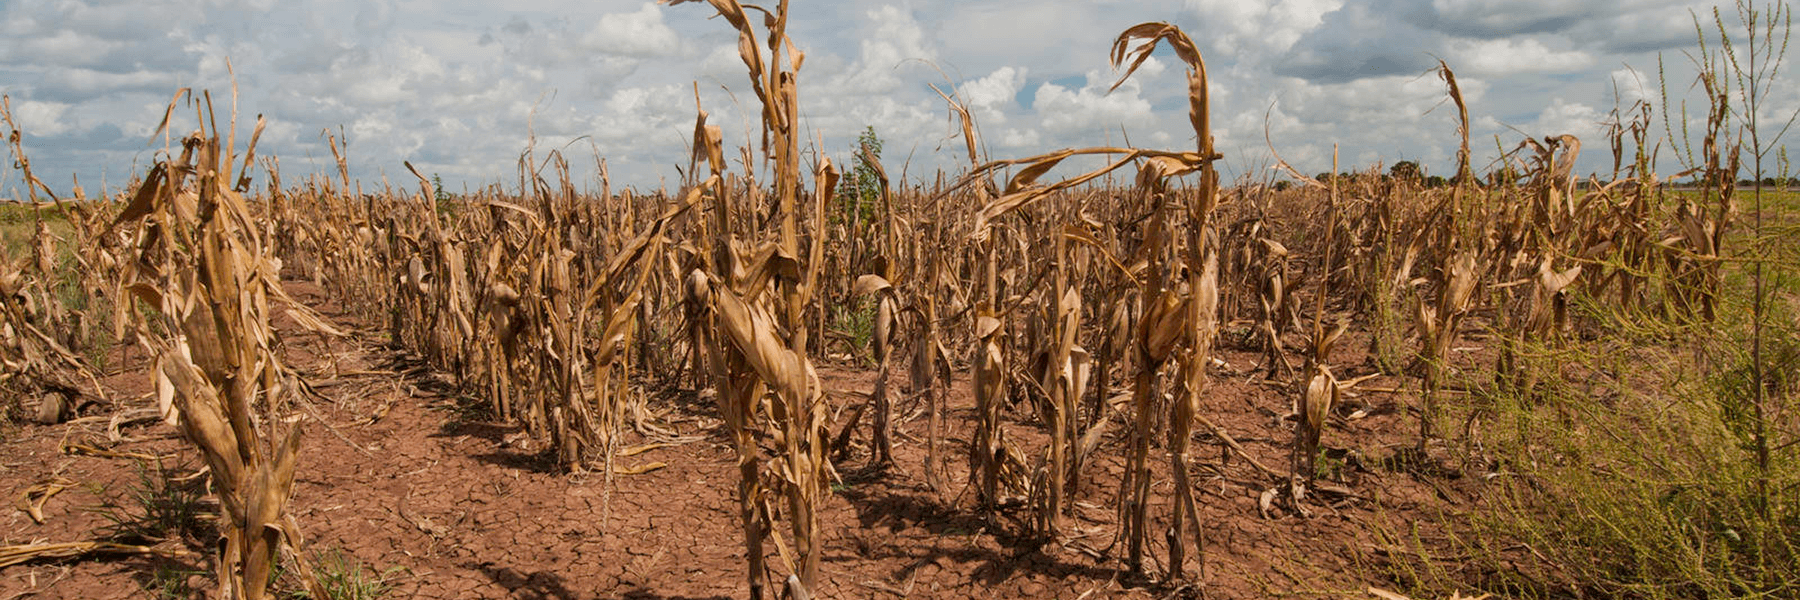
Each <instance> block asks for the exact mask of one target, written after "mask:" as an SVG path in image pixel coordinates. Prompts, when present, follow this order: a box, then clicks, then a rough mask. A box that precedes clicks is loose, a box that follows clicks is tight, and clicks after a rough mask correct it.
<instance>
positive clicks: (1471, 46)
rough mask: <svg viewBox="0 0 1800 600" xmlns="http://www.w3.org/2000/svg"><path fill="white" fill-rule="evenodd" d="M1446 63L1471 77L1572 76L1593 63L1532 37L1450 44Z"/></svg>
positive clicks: (1580, 54)
mask: <svg viewBox="0 0 1800 600" xmlns="http://www.w3.org/2000/svg"><path fill="white" fill-rule="evenodd" d="M1449 61H1450V63H1451V64H1452V65H1455V68H1456V69H1458V70H1460V71H1461V72H1463V73H1468V74H1471V75H1489V76H1495V75H1516V74H1520V73H1551V74H1561V73H1572V72H1575V71H1579V70H1581V69H1585V68H1587V67H1588V66H1589V65H1592V64H1593V63H1594V57H1593V56H1591V55H1589V54H1588V53H1586V52H1582V51H1579V50H1574V51H1557V50H1552V49H1550V47H1548V46H1545V45H1544V43H1543V42H1541V41H1538V40H1537V39H1534V38H1505V39H1493V40H1459V41H1456V42H1453V43H1451V44H1450V58H1449Z"/></svg>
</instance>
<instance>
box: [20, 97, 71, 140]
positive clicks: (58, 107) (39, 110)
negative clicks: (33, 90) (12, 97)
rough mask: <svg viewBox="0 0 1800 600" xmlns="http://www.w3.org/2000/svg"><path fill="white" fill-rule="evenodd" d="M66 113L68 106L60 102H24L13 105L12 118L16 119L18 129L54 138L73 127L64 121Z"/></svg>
mask: <svg viewBox="0 0 1800 600" xmlns="http://www.w3.org/2000/svg"><path fill="white" fill-rule="evenodd" d="M68 112H69V105H67V104H63V103H61V102H36V101H32V100H26V101H24V102H20V103H18V104H15V105H13V117H14V118H16V119H18V123H19V127H20V128H21V129H23V130H25V131H27V132H30V133H31V134H33V135H40V136H54V135H58V134H61V133H62V132H64V131H68V130H70V129H71V128H72V127H73V125H71V124H70V123H69V122H68V121H67V120H66V119H64V115H66V114H67V113H68Z"/></svg>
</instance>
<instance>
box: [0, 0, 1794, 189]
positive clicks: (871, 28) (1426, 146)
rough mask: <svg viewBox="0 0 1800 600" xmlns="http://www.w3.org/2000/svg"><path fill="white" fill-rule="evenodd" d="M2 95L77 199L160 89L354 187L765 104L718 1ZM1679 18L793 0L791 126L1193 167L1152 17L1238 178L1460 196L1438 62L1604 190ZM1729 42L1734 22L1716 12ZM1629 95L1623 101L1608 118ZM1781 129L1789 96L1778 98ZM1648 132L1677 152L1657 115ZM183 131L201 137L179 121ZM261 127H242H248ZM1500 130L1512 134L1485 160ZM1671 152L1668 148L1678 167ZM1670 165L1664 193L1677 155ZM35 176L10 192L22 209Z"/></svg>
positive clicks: (113, 72) (317, 16)
mask: <svg viewBox="0 0 1800 600" xmlns="http://www.w3.org/2000/svg"><path fill="white" fill-rule="evenodd" d="M0 6H3V7H4V8H3V10H0V91H3V92H4V93H5V94H7V95H9V96H10V97H11V102H12V106H13V111H14V113H15V115H16V116H17V117H18V118H19V120H20V121H21V124H22V125H23V127H24V130H25V136H26V137H25V144H26V149H27V152H28V153H29V154H30V157H31V159H32V161H33V166H34V168H35V170H36V171H37V174H38V176H39V177H40V178H41V179H44V180H45V181H46V182H48V183H49V184H50V185H51V186H52V187H53V188H54V189H57V190H59V191H66V190H68V189H69V187H70V185H71V182H72V181H73V178H75V177H78V178H79V179H80V181H81V183H82V184H83V185H84V187H86V188H87V189H89V190H95V189H98V188H99V187H100V184H101V183H102V181H104V182H105V183H106V184H108V185H110V186H113V187H115V188H116V187H117V186H119V185H121V184H122V183H123V182H124V181H125V180H126V179H127V178H128V177H129V175H130V173H131V172H133V171H134V170H140V171H141V170H142V169H143V168H144V167H145V166H146V165H147V164H148V163H149V162H150V161H152V160H154V157H155V153H156V152H158V151H159V150H160V147H161V144H160V142H158V143H156V144H155V145H152V144H150V143H149V142H150V136H151V132H152V129H153V128H154V127H155V125H156V123H157V122H158V121H159V120H160V119H161V117H162V114H163V110H164V108H165V106H166V105H167V103H168V101H169V98H170V95H171V94H172V93H173V92H174V90H175V89H177V88H180V87H193V88H195V89H210V90H212V92H213V96H214V98H215V99H216V104H217V105H218V106H219V108H220V109H221V110H223V109H224V108H226V106H227V103H226V102H224V101H223V99H224V98H227V97H228V96H229V90H230V86H231V84H230V81H231V80H230V78H229V77H228V75H227V71H226V59H228V58H229V60H230V63H231V65H232V67H233V69H234V70H235V72H236V74H237V84H238V89H239V91H240V97H239V99H238V106H239V109H240V110H241V111H242V112H243V113H244V117H243V118H244V121H245V122H246V123H248V122H252V121H253V120H254V118H255V115H257V114H262V115H264V116H266V117H267V118H268V120H269V126H268V129H267V131H266V132H265V133H264V134H263V138H262V142H261V144H260V146H259V147H258V153H259V154H264V155H274V156H278V157H279V158H280V165H281V169H282V172H283V175H284V179H286V180H287V181H289V182H292V181H295V180H297V179H298V178H299V177H300V176H302V175H304V174H306V173H310V172H315V171H319V170H324V169H328V168H330V165H331V164H332V163H331V159H330V152H329V150H328V149H326V147H325V143H324V138H323V136H322V132H324V131H325V130H327V129H330V130H332V131H334V132H335V131H338V130H340V128H341V130H342V131H343V133H344V135H345V136H346V137H348V139H349V156H350V168H351V174H352V176H353V177H354V178H357V179H359V180H360V181H362V182H364V184H365V185H379V184H380V183H381V181H382V179H383V177H386V178H387V180H389V181H391V182H393V183H395V184H397V185H405V186H409V187H410V186H411V185H412V184H413V180H412V177H411V175H409V174H407V173H406V171H405V168H404V167H403V166H402V164H401V161H411V162H412V163H413V164H414V165H416V166H418V167H419V168H420V169H421V170H422V171H425V172H427V173H438V174H441V175H442V177H443V179H444V181H445V182H446V183H447V184H449V185H450V186H451V187H459V186H460V185H462V184H463V183H465V182H466V183H468V184H469V185H472V186H473V185H480V184H482V183H487V182H495V181H498V182H516V181H517V172H516V164H517V158H518V156H519V153H520V152H521V151H522V150H523V149H524V148H525V146H526V143H527V140H528V138H529V137H530V136H531V135H533V134H535V136H536V140H537V147H538V148H539V149H540V150H542V149H550V148H563V149H564V151H565V153H566V154H567V156H568V158H569V160H570V163H571V164H572V166H574V167H575V170H576V172H577V174H578V176H580V177H582V178H583V181H582V183H583V184H591V182H592V179H591V178H592V173H593V172H594V170H595V169H594V164H595V163H596V158H597V157H599V158H604V159H606V161H607V163H608V165H609V168H610V171H611V174H612V177H613V183H614V185H615V186H622V185H632V186H637V187H639V188H647V189H648V188H655V187H657V186H659V185H662V184H665V183H666V184H668V185H670V186H673V185H674V183H675V182H676V181H678V174H677V171H676V169H675V165H678V164H679V165H684V166H685V165H686V163H687V160H686V158H685V157H686V151H685V143H686V138H687V136H688V135H690V134H691V131H692V127H693V118H694V113H693V106H694V97H693V96H694V90H695V87H696V85H697V86H698V88H699V92H700V96H701V101H702V102H703V103H704V105H705V106H706V108H707V110H708V112H710V113H711V114H712V115H713V117H714V122H715V123H717V124H720V125H722V126H723V128H724V131H725V132H726V136H727V144H728V145H731V146H735V145H739V144H743V143H745V142H746V141H747V140H750V139H753V138H754V136H756V133H755V132H754V131H746V126H745V123H746V121H745V117H746V116H748V115H754V114H755V111H756V108H755V107H754V106H753V105H752V104H751V103H754V97H753V96H752V95H751V94H750V92H749V85H748V82H747V79H746V75H745V73H744V69H743V65H742V64H741V63H739V62H738V58H737V54H736V49H735V43H736V35H735V32H733V31H731V30H730V29H729V27H728V25H727V24H726V23H724V22H723V21H722V20H719V19H709V18H708V17H709V16H711V8H710V7H709V6H707V5H706V4H705V3H689V4H683V5H679V6H661V5H657V4H654V3H651V2H644V1H636V0H599V1H582V2H575V1H546V2H518V3H507V7H506V8H499V7H498V5H496V4H494V3H489V2H485V1H445V2H424V1H412V0H355V1H343V0H290V1H283V2H276V1H274V0H29V1H27V0H5V1H4V2H0ZM1711 6H1712V4H1711V3H1694V2H1684V1H1671V0H1622V1H1616V2H1614V1H1608V2H1579V1H1576V2H1569V1H1561V0H1280V1H1276V2H1247V1H1243V0H1188V1H1186V2H1177V1H1164V2H1144V1H1136V0H1132V1H1124V0H1095V1H1086V2H1077V1H1062V0H1033V1H1030V2H1026V1H1023V0H1002V1H993V2H968V1H950V0H916V1H911V2H905V1H902V2H864V1H848V0H845V1H835V2H807V1H806V0H794V1H793V2H792V7H793V24H792V26H791V31H790V32H791V34H792V36H793V37H794V40H795V43H796V44H797V45H798V46H799V47H800V48H801V49H802V50H804V51H805V52H806V55H807V59H806V62H805V65H804V68H803V69H802V70H801V72H800V95H801V101H802V105H803V115H802V117H803V119H804V120H805V125H806V126H807V127H808V130H809V132H810V133H809V137H811V138H813V139H815V140H818V143H815V144H814V145H815V146H817V147H818V148H819V149H822V150H823V151H824V153H825V154H826V155H827V156H832V157H834V158H837V159H838V160H840V161H841V160H842V158H843V157H846V156H847V155H848V150H849V146H850V144H851V143H853V142H854V140H855V139H856V135H857V133H858V132H860V131H861V130H862V128H863V127H864V126H866V125H872V126H874V127H875V129H876V131H877V132H878V134H879V135H880V136H881V137H882V138H883V139H884V140H885V141H886V152H885V157H884V158H885V162H887V163H888V164H889V167H888V168H889V170H890V172H897V170H898V167H899V166H901V165H903V164H904V165H906V167H907V169H908V173H909V174H911V175H912V176H913V177H914V178H918V177H922V176H925V175H926V174H929V173H932V172H934V171H936V170H939V169H956V168H959V167H961V166H962V165H965V164H967V157H965V156H963V155H962V154H961V152H962V150H961V148H962V144H961V142H960V140H959V139H958V138H955V137H954V136H955V135H956V131H957V129H956V125H955V123H954V122H953V121H952V120H951V119H950V118H949V114H948V112H947V111H946V109H945V107H944V105H943V103H942V102H941V101H940V100H939V99H938V97H937V95H936V93H934V92H933V91H932V90H931V89H930V88H929V87H928V84H937V85H938V86H939V87H940V88H944V89H946V91H948V90H950V89H955V90H956V91H957V93H958V94H959V95H960V96H961V97H962V99H963V100H964V101H965V102H966V103H967V104H968V105H969V106H970V107H971V108H972V109H973V111H974V113H975V116H976V118H977V119H978V125H979V126H980V128H981V133H982V137H983V142H984V145H985V147H986V151H987V152H988V153H989V154H990V155H991V156H992V157H994V158H1005V157H1015V156H1024V155H1029V154H1035V153H1039V152H1043V151H1047V150H1051V149H1055V148H1060V147H1068V146H1088V145H1100V144H1120V143H1123V142H1124V141H1125V140H1126V138H1129V140H1130V142H1131V143H1133V144H1135V145H1138V146H1146V147H1158V148H1181V149H1185V148H1190V147H1192V146H1193V143H1194V142H1193V139H1192V132H1191V130H1190V129H1189V127H1188V125H1187V120H1186V114H1185V111H1186V104H1185V89H1184V86H1185V83H1184V77H1183V75H1182V68H1181V65H1180V64H1179V63H1178V62H1175V61H1174V60H1173V59H1172V57H1169V56H1166V55H1159V56H1160V58H1159V59H1156V60H1153V62H1151V63H1150V64H1147V65H1146V66H1145V67H1144V69H1143V70H1141V71H1140V72H1139V74H1138V75H1137V76H1134V78H1133V80H1132V81H1130V82H1127V83H1126V84H1125V85H1124V86H1122V87H1120V88H1119V89H1118V90H1117V91H1114V92H1112V93H1111V94H1108V93H1106V89H1107V87H1108V86H1110V85H1111V84H1112V82H1113V81H1114V80H1115V78H1116V74H1115V73H1114V71H1113V70H1112V69H1111V67H1110V66H1109V65H1108V64H1107V60H1106V58H1107V50H1108V44H1109V43H1110V41H1111V39H1112V38H1113V37H1114V36H1116V35H1117V34H1118V33H1119V32H1120V31H1122V30H1124V29H1125V28H1126V27H1129V26H1131V25H1133V24H1136V23H1140V22H1144V21H1168V22H1171V23H1174V24H1176V25H1179V26H1181V27H1182V28H1183V29H1185V30H1187V31H1188V32H1189V34H1190V35H1191V36H1192V37H1193V38H1194V39H1195V41H1196V42H1197V43H1198V44H1199V45H1200V48H1201V51H1202V52H1203V54H1204V55H1205V56H1206V58H1207V61H1208V65H1209V68H1210V69H1209V70H1210V72H1211V75H1212V87H1213V93H1214V110H1215V112H1214V123H1215V127H1217V129H1218V131H1217V137H1218V142H1219V147H1220V149H1221V150H1222V151H1223V152H1224V153H1225V154H1226V165H1225V166H1226V168H1227V171H1228V173H1229V174H1230V175H1232V176H1239V175H1250V176H1255V177H1261V176H1263V174H1265V173H1267V172H1268V166H1269V159H1268V150H1267V146H1266V145H1265V143H1264V141H1263V130H1264V128H1265V126H1266V127H1267V128H1268V129H1269V131H1270V135H1271V137H1272V138H1273V141H1274V145H1275V147H1276V149H1277V150H1279V151H1280V152H1281V153H1282V155H1283V156H1284V157H1285V158H1287V159H1288V161H1289V162H1291V163H1293V164H1294V165H1295V166H1296V167H1298V168H1299V169H1300V170H1302V171H1304V172H1307V173H1314V172H1319V171H1325V170H1327V169H1329V168H1330V165H1331V156H1332V149H1333V145H1334V144H1336V145H1337V147H1338V148H1339V156H1340V160H1341V162H1342V165H1343V169H1345V170H1349V169H1351V168H1366V167H1368V166H1371V165H1375V164H1378V163H1382V164H1391V163H1393V162H1395V161H1399V160H1414V161H1420V162H1422V163H1423V164H1424V165H1425V167H1426V169H1427V170H1428V171H1429V172H1433V173H1440V174H1447V173H1448V172H1449V171H1451V170H1452V166H1451V160H1452V157H1453V156H1454V154H1455V150H1456V143H1457V140H1456V122H1455V118H1456V117H1455V111H1454V109H1453V108H1452V107H1450V106H1448V105H1446V104H1444V98H1445V94H1444V87H1443V84H1442V83H1441V82H1440V81H1439V80H1438V79H1437V78H1436V77H1435V76H1432V75H1430V74H1428V73H1427V71H1428V70H1429V69H1430V68H1431V67H1432V66H1434V65H1435V64H1436V61H1437V59H1438V58H1442V59H1444V60H1445V61H1447V62H1448V63H1449V64H1450V65H1451V67H1452V68H1454V69H1455V70H1456V72H1457V75H1458V79H1459V80H1460V83H1461V85H1462V88H1463V91H1464V93H1465V95H1466V96H1467V98H1468V101H1469V105H1470V106H1469V108H1470V118H1471V121H1472V123H1473V128H1472V129H1473V134H1474V136H1473V137H1474V147H1475V149H1476V160H1477V166H1478V167H1479V166H1481V165H1482V164H1484V163H1485V161H1490V160H1492V159H1493V157H1494V156H1495V155H1497V154H1498V151H1497V148H1498V147H1506V148H1511V147H1513V146H1515V145H1517V144H1518V143H1519V141H1520V140H1521V139H1523V137H1524V136H1527V135H1530V136H1536V137H1540V138H1541V137H1544V136H1551V135H1561V134H1573V135H1576V136H1578V137H1580V138H1581V139H1583V140H1584V141H1585V142H1587V145H1586V153H1585V154H1584V155H1583V159H1582V161H1581V163H1580V168H1581V170H1582V171H1583V172H1590V171H1599V170H1602V169H1610V163H1611V159H1610V156H1607V155H1608V154H1609V151H1608V149H1607V146H1606V144H1605V143H1604V142H1603V140H1602V139H1601V138H1600V137H1599V132H1600V123H1601V122H1602V121H1604V120H1605V119H1606V117H1607V113H1608V111H1609V110H1611V109H1612V107H1613V106H1614V103H1615V100H1616V101H1617V102H1619V104H1620V105H1621V106H1629V105H1630V104H1631V103H1632V102H1633V101H1634V100H1636V99H1638V98H1642V97H1650V98H1652V99H1654V98H1655V97H1656V96H1657V94H1658V92H1657V57H1658V56H1659V54H1660V55H1661V56H1662V57H1663V59H1664V61H1665V63H1666V64H1667V66H1668V74H1669V78H1670V87H1671V92H1673V93H1676V94H1684V95H1686V96H1687V97H1689V98H1697V97H1698V94H1694V93H1691V92H1689V91H1688V88H1689V84H1690V83H1691V81H1692V79H1693V75H1692V72H1693V69H1692V66H1691V63H1690V60H1689V58H1688V56H1689V54H1688V53H1691V52H1692V51H1693V50H1694V48H1695V41H1694V24H1693V21H1692V17H1691V15H1690V10H1693V11H1699V12H1700V13H1701V14H1702V17H1703V18H1708V19H1709V18H1710V17H1709V13H1708V11H1710V8H1711ZM1726 9H1727V13H1726V14H1727V23H1735V16H1734V15H1733V13H1731V12H1730V7H1729V6H1727V7H1726ZM1615 90H1616V91H1617V94H1618V97H1617V99H1615ZM1774 90H1775V91H1774V93H1773V94H1772V95H1771V99H1772V105H1771V106H1772V110H1771V112H1770V113H1768V114H1769V115H1771V116H1774V115H1775V114H1776V113H1777V112H1779V116H1780V117H1783V118H1785V117H1786V116H1787V114H1788V112H1791V111H1792V110H1794V107H1795V106H1796V104H1797V103H1800V85H1796V84H1795V80H1794V79H1793V78H1792V77H1787V76H1783V77H1782V78H1781V80H1779V81H1777V82H1776V87H1775V88H1774ZM1657 122H1658V127H1657V131H1658V133H1660V131H1661V129H1662V128H1661V126H1660V124H1661V117H1660V115H1659V116H1658V121H1657ZM178 127H179V129H178V130H177V133H180V132H182V131H186V130H190V129H192V124H191V123H184V124H180V125H178ZM246 127H247V126H246ZM1496 136H1498V137H1497V138H1496ZM1665 156H1668V154H1667V153H1666V152H1665ZM1662 168H1663V170H1665V171H1667V172H1671V173H1672V172H1673V171H1674V170H1676V165H1674V164H1673V162H1672V161H1671V162H1668V163H1666V164H1664V165H1663V166H1662ZM18 182H19V177H18V176H17V174H16V173H11V172H8V173H6V174H4V175H0V193H3V194H4V196H5V197H6V198H12V197H15V196H16V195H18V194H20V193H22V192H20V191H19V186H18Z"/></svg>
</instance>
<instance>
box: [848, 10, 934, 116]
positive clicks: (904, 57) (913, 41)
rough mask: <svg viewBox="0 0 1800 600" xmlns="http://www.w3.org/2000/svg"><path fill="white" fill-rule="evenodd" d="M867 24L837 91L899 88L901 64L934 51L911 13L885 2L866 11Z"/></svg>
mask: <svg viewBox="0 0 1800 600" xmlns="http://www.w3.org/2000/svg"><path fill="white" fill-rule="evenodd" d="M866 17H867V19H868V21H867V22H868V23H869V26H868V27H867V28H866V33H865V34H864V35H863V38H862V42H861V44H860V50H861V55H860V56H859V58H858V59H857V61H856V64H855V65H853V66H851V67H850V72H849V74H848V76H847V77H845V78H844V79H843V80H842V81H841V82H840V83H839V84H838V86H840V87H841V89H837V90H833V91H836V92H855V93H861V94H886V93H891V92H893V91H895V90H897V89H899V88H900V85H901V80H900V72H901V70H902V68H903V67H904V66H905V65H904V64H903V63H905V62H906V61H910V60H918V61H930V60H932V59H935V58H937V53H936V52H935V51H933V50H932V49H931V48H929V47H927V45H926V40H925V30H924V29H923V28H921V27H919V23H918V21H915V20H913V16H912V14H911V13H908V12H907V11H904V10H901V9H900V8H898V7H895V6H893V5H884V6H881V7H879V8H875V9H871V10H869V11H868V12H867V13H866Z"/></svg>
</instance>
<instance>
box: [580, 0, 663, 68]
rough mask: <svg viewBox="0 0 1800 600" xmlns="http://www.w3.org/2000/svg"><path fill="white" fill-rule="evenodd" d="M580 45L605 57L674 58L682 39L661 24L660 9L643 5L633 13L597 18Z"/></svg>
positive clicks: (651, 4) (613, 14)
mask: <svg viewBox="0 0 1800 600" xmlns="http://www.w3.org/2000/svg"><path fill="white" fill-rule="evenodd" d="M581 45H582V46H583V47H586V48H589V49H592V50H595V51H599V52H605V53H608V54H616V55H620V56H629V57H633V58H650V57H657V56H673V55H674V54H676V53H677V52H678V51H679V50H680V49H681V38H680V37H679V36H677V35H675V30H673V29H670V28H669V26H668V25H667V24H665V23H663V14H662V8H661V7H659V6H657V5H656V3H655V2H645V3H644V5H643V6H642V7H639V8H638V10H636V11H634V12H629V13H610V14H607V15H605V16H602V17H600V20H599V21H597V22H595V23H594V28H593V29H590V30H588V32H587V35H585V36H582V38H581Z"/></svg>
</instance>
